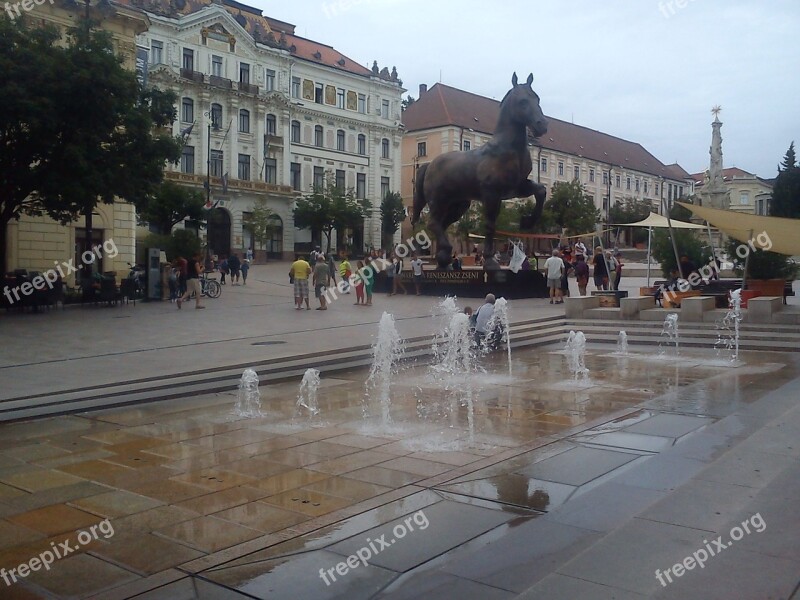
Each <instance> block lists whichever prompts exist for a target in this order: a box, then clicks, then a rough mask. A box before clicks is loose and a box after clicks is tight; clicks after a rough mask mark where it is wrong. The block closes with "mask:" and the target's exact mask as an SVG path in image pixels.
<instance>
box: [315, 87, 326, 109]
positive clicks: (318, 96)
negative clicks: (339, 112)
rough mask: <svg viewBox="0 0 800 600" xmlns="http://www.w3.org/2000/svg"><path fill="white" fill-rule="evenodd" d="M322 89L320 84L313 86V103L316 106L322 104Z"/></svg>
mask: <svg viewBox="0 0 800 600" xmlns="http://www.w3.org/2000/svg"><path fill="white" fill-rule="evenodd" d="M323 95H324V94H323V89H322V84H321V83H315V84H314V102H316V103H317V104H322V97H323Z"/></svg>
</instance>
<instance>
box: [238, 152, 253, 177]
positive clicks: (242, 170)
mask: <svg viewBox="0 0 800 600" xmlns="http://www.w3.org/2000/svg"><path fill="white" fill-rule="evenodd" d="M239 179H242V180H244V181H250V155H249V154H240V155H239Z"/></svg>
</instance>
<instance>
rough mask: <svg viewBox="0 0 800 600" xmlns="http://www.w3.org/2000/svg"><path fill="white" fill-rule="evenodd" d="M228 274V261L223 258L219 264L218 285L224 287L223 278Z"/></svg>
mask: <svg viewBox="0 0 800 600" xmlns="http://www.w3.org/2000/svg"><path fill="white" fill-rule="evenodd" d="M228 272H229V270H228V259H227V258H223V259H222V261H220V263H219V274H220V278H219V284H220V285H225V276H226V275H227V274H228Z"/></svg>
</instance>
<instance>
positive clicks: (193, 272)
mask: <svg viewBox="0 0 800 600" xmlns="http://www.w3.org/2000/svg"><path fill="white" fill-rule="evenodd" d="M202 272H203V263H202V262H201V261H200V253H199V252H195V253H194V254H193V255H192V258H190V259H189V261H188V262H187V265H186V293H185V294H183V295H182V296H181V297H180V298H178V300H177V301H176V304H177V305H178V310H180V308H181V305H182V304H183V302H184V300H189V299H190V298H191V297H192V294H194V307H195V308H197V309H201V308H205V306H203V305H202V304H200V296H201V295H202V290H201V288H200V274H201V273H202Z"/></svg>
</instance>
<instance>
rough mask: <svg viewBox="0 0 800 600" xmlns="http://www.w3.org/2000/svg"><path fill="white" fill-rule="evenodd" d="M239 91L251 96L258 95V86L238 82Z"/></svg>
mask: <svg viewBox="0 0 800 600" xmlns="http://www.w3.org/2000/svg"><path fill="white" fill-rule="evenodd" d="M239 91H240V92H244V93H245V94H253V95H254V96H257V95H258V86H257V85H253V84H252V83H244V82H243V81H240V82H239Z"/></svg>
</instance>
